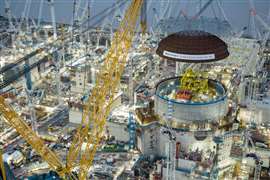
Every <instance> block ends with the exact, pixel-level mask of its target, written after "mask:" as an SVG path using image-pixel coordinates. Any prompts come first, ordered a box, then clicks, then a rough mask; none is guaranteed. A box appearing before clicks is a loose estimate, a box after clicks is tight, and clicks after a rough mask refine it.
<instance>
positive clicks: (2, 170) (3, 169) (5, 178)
mask: <svg viewBox="0 0 270 180" xmlns="http://www.w3.org/2000/svg"><path fill="white" fill-rule="evenodd" d="M0 163H1V164H0V165H1V166H0V168H1V172H2V177H3V180H7V177H6V170H5V164H4V159H3V151H2V149H0Z"/></svg>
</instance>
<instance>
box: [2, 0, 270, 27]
mask: <svg viewBox="0 0 270 180" xmlns="http://www.w3.org/2000/svg"><path fill="white" fill-rule="evenodd" d="M4 1H5V0H0V14H1V15H3V14H4V7H5V6H4ZM9 1H11V12H12V14H13V15H14V16H15V17H20V16H21V15H22V12H23V10H24V6H25V2H26V1H27V0H9ZM29 1H31V7H30V12H29V16H30V17H32V18H37V17H38V14H39V13H38V12H39V4H40V1H41V0H29ZM46 1H47V0H44V2H46ZM73 1H74V0H55V11H56V20H57V21H58V22H65V23H69V22H71V21H72V9H73V8H72V7H73ZM79 1H81V2H82V3H81V9H80V12H82V11H83V8H84V7H85V4H86V2H87V1H90V2H92V5H91V14H92V15H94V14H96V13H98V12H99V11H101V10H102V9H104V8H106V7H108V6H110V5H111V4H112V3H113V2H116V0H77V2H79ZM207 1H208V0H201V4H202V5H203V4H204V3H205V2H207ZM216 1H217V0H214V1H213V3H212V6H209V8H208V9H207V10H206V11H205V12H204V15H206V16H212V17H214V16H218V17H221V18H222V17H223V16H222V15H221V13H220V10H219V8H218V5H217V2H216ZM253 1H254V3H255V7H256V11H257V13H258V14H259V15H260V16H261V17H262V18H264V19H265V20H266V19H267V16H268V12H269V8H270V0H253ZM148 2H149V7H148V8H149V9H148V12H149V14H148V18H149V21H150V22H151V21H152V20H153V13H152V12H153V11H152V9H153V8H156V9H157V10H158V12H159V15H161V14H162V13H164V12H163V11H164V9H165V7H166V6H167V5H168V2H169V5H170V7H171V11H170V12H171V13H170V16H176V15H178V14H179V12H180V10H183V11H185V12H186V13H187V14H188V15H190V16H192V15H194V14H195V12H196V11H197V10H198V8H199V7H200V0H148ZM220 2H221V4H222V8H223V9H224V12H225V13H226V16H227V17H228V19H229V21H230V23H231V24H232V25H233V26H234V28H238V29H239V28H242V27H243V26H247V25H248V24H249V3H248V0H220ZM42 18H43V19H44V20H46V21H50V9H49V6H48V4H47V3H44V6H43V10H42ZM269 24H270V23H269Z"/></svg>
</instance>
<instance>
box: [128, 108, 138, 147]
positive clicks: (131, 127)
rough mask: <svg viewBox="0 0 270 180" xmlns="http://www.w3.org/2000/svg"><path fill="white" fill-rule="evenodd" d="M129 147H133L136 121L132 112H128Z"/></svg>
mask: <svg viewBox="0 0 270 180" xmlns="http://www.w3.org/2000/svg"><path fill="white" fill-rule="evenodd" d="M128 132H129V149H134V148H135V142H136V123H135V119H134V117H133V114H132V113H131V112H129V116H128Z"/></svg>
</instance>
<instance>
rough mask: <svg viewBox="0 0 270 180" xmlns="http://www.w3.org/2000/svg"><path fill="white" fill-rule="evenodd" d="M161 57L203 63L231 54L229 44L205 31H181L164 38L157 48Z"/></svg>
mask: <svg viewBox="0 0 270 180" xmlns="http://www.w3.org/2000/svg"><path fill="white" fill-rule="evenodd" d="M156 52H157V54H158V55H159V56H160V57H163V58H166V59H170V60H174V61H182V62H190V63H202V62H211V61H218V60H222V59H225V58H226V57H228V56H229V52H228V46H227V44H226V43H225V42H224V41H223V40H221V39H220V38H218V37H217V36H215V35H213V34H210V33H207V32H204V31H180V32H178V33H174V34H171V35H169V36H167V37H165V38H164V39H162V40H161V41H160V42H159V44H158V48H157V51H156Z"/></svg>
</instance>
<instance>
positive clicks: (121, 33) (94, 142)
mask: <svg viewBox="0 0 270 180" xmlns="http://www.w3.org/2000/svg"><path fill="white" fill-rule="evenodd" d="M142 3H143V0H133V2H132V3H131V4H130V6H129V8H128V10H127V11H126V14H125V16H124V19H123V20H122V22H121V24H120V26H119V28H118V31H117V32H116V33H115V35H114V39H113V41H112V45H111V48H110V50H109V52H108V54H107V57H106V59H105V62H104V64H103V66H102V67H101V71H100V73H99V74H98V76H97V79H96V85H95V87H94V88H93V90H92V94H91V96H90V97H89V100H88V103H86V105H85V106H84V111H83V117H82V125H81V127H80V128H79V129H78V130H77V134H76V135H75V137H74V139H73V142H72V145H71V146H70V150H69V153H68V157H67V164H68V165H72V166H69V167H68V169H70V168H72V167H73V166H74V162H75V161H76V159H77V158H78V155H79V153H80V152H81V146H82V144H83V142H86V149H85V150H84V151H83V152H81V158H80V175H79V179H86V176H87V172H88V169H89V168H90V166H91V164H92V162H93V158H94V155H95V152H96V150H97V148H98V145H99V143H100V141H101V138H102V136H103V130H104V125H105V123H106V118H107V116H108V115H109V113H110V110H111V104H112V101H113V96H114V94H115V92H116V90H117V87H118V85H119V82H120V77H121V75H122V73H123V71H124V68H125V65H126V59H127V55H128V52H129V49H130V47H131V45H132V39H133V36H134V33H135V29H136V22H137V19H138V16H139V10H140V8H141V6H142Z"/></svg>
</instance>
